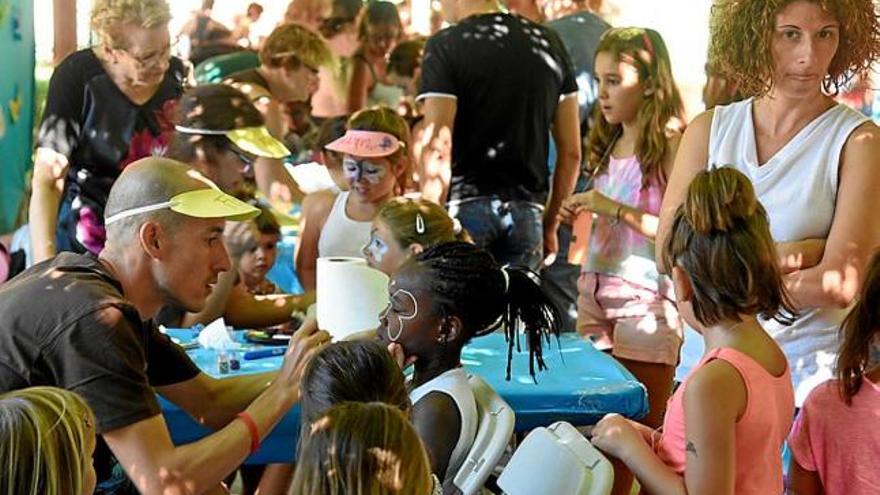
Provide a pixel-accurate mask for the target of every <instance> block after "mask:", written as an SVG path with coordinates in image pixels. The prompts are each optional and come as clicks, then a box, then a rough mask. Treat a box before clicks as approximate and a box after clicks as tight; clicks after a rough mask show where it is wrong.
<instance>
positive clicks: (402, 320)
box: [382, 289, 419, 342]
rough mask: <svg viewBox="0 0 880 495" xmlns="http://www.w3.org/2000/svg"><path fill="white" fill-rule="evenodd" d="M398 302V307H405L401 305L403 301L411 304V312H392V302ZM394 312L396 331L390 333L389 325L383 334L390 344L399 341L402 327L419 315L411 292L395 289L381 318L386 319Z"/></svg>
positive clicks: (403, 304)
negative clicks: (385, 334) (385, 333)
mask: <svg viewBox="0 0 880 495" xmlns="http://www.w3.org/2000/svg"><path fill="white" fill-rule="evenodd" d="M395 300H396V301H398V307H400V306H403V307H406V306H407V305H406V304H405V303H403V302H404V301H407V300H409V302H411V303H412V308H413V309H412V312H409V311H397V310H394V302H395ZM392 310H394V313H395V316H396V317H397V331H392V329H391V325H390V323H389V324H388V325H387V326H386V327H385V332H387V336H388V340H389V341H390V342H397V340H398V339H400V336H401V335H402V334H403V328H404V325H405V324H406V322H407V321H408V320H412V319H413V318H415V317H416V316H418V314H419V302H418V301H416V298H415V296H413V295H412V292H410V291H408V290H406V289H397V290H396V291H395V292H394V294H391V302H390V303H388V307H387V308H386V309H385V312H384V313H382V318H386V317H388V314H389V313H391V312H392Z"/></svg>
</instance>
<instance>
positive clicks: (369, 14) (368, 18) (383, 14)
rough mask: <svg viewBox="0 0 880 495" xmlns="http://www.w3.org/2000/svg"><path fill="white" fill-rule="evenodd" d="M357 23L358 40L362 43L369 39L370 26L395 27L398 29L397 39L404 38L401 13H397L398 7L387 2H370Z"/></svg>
mask: <svg viewBox="0 0 880 495" xmlns="http://www.w3.org/2000/svg"><path fill="white" fill-rule="evenodd" d="M357 22H358V28H357V30H358V40H360V41H365V40H366V39H367V28H368V27H369V26H378V25H383V24H388V25H393V26H395V27H396V28H397V33H398V34H397V39H400V37H402V36H403V23H402V22H401V21H400V13H399V12H398V11H397V6H396V5H394V4H393V3H391V2H387V1H385V0H376V1H372V2H368V3H367V5H366V7H364V8H363V9H361V12H360V16H359V19H358V21H357Z"/></svg>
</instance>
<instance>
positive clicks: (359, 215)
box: [296, 107, 412, 290]
mask: <svg viewBox="0 0 880 495" xmlns="http://www.w3.org/2000/svg"><path fill="white" fill-rule="evenodd" d="M408 142H409V127H408V126H407V125H406V121H404V120H403V118H402V117H401V116H399V115H397V114H396V113H395V112H394V110H391V109H390V108H386V107H376V108H369V109H366V110H361V111H360V112H358V113H356V114H354V115H353V116H352V117H351V118H350V119H349V121H348V130H347V131H346V132H345V135H344V136H342V137H341V138H339V139H337V140H336V141H333V142H332V143H330V144H328V145H327V146H325V148H326V149H327V150H330V151H334V152H337V153H341V154H342V172H343V176H344V177H345V180H346V181H347V183H348V186H349V187H348V190H347V191H344V192H341V193H339V194H338V195H336V196H329V195H328V196H321V197H319V198H315V199H316V201H314V202H312V203H311V204H310V206H309V208H308V209H305V208H304V210H303V216H302V223H301V224H300V242H299V246H297V253H296V273H297V275H298V276H299V278H300V282H301V283H302V285H303V287H304V288H305V289H306V290H311V289H314V288H315V282H316V272H317V265H318V258H319V257H323V256H350V257H358V258H360V257H362V249H363V247H364V245H366V244H367V243H368V242H369V240H370V230H371V228H372V222H373V219H374V218H376V215H377V214H378V213H379V210H380V209H381V208H382V205H384V204H385V203H386V202H387V201H388V200H390V199H391V198H393V197H394V196H397V195H399V194H401V193H403V192H404V190H405V188H406V184H407V182H408V181H409V179H410V177H411V175H412V174H411V172H410V164H411V161H410V155H409V144H408Z"/></svg>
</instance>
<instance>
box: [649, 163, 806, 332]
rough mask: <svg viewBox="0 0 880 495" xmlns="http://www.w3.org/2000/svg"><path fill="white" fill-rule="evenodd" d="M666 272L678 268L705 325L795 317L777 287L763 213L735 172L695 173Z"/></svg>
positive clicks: (727, 169)
mask: <svg viewBox="0 0 880 495" xmlns="http://www.w3.org/2000/svg"><path fill="white" fill-rule="evenodd" d="M664 253H665V254H664V259H663V264H664V265H665V266H666V268H667V269H671V268H672V267H673V266H680V267H681V268H682V270H684V272H685V273H686V274H687V276H688V278H689V279H690V282H691V285H692V286H693V290H694V297H693V300H692V304H693V308H694V316H695V317H696V318H697V320H698V321H699V322H700V323H702V324H703V325H707V326H709V325H714V324H716V323H718V322H721V321H725V320H738V319H739V315H741V314H749V315H753V314H760V315H761V316H762V317H764V318H774V319H776V320H777V321H779V322H780V323H783V324H788V323H791V322H792V320H793V318H794V316H795V309H794V306H793V305H792V303H791V298H790V297H789V295H788V293H787V292H786V290H785V286H784V284H783V283H782V273H781V271H780V269H779V265H778V263H777V261H776V246H775V244H774V243H773V237H772V236H771V235H770V222H769V221H768V219H767V212H766V211H765V210H764V207H763V206H762V205H761V203H760V202H759V201H758V198H757V197H756V196H755V189H754V188H753V187H752V183H751V182H749V179H748V178H747V177H746V176H745V175H743V174H742V173H741V172H739V171H738V170H736V169H734V168H730V167H723V168H716V169H713V170H708V171H703V172H700V173H699V174H698V175H697V176H696V177H695V178H694V180H693V182H691V184H690V186H689V187H688V191H687V197H686V198H685V201H684V203H682V204H681V206H679V207H678V210H677V211H676V212H675V217H674V219H673V221H672V229H671V231H670V234H669V236H668V237H667V239H666V249H665V251H664Z"/></svg>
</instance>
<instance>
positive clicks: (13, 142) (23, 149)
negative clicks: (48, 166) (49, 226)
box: [0, 0, 52, 233]
mask: <svg viewBox="0 0 880 495" xmlns="http://www.w3.org/2000/svg"><path fill="white" fill-rule="evenodd" d="M33 12H34V9H33V1H32V0H0V233H3V232H7V231H10V230H12V229H13V228H14V227H15V219H16V217H17V215H18V211H19V207H20V205H21V202H22V200H23V196H24V184H25V174H26V173H27V171H28V170H30V168H31V148H32V144H31V143H32V139H33V135H32V132H33V127H34V50H35V46H34V15H33ZM46 29H52V26H46Z"/></svg>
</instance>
